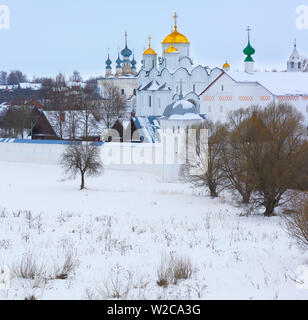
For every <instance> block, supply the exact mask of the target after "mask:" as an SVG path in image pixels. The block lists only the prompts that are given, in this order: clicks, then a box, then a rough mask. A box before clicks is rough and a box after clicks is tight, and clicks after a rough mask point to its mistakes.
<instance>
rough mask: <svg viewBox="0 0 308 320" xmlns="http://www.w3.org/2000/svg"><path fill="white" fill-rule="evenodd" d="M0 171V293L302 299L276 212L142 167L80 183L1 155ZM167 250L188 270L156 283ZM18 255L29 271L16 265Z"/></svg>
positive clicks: (298, 256)
mask: <svg viewBox="0 0 308 320" xmlns="http://www.w3.org/2000/svg"><path fill="white" fill-rule="evenodd" d="M0 175H1V182H0V266H1V265H6V266H8V267H9V268H10V269H11V277H12V279H11V284H10V286H11V289H9V290H1V289H0V299H24V298H29V297H31V296H35V298H37V299H89V298H90V299H107V298H111V297H115V296H117V297H120V298H122V299H308V291H307V290H306V291H305V290H298V289H297V288H296V284H295V282H294V278H295V270H296V268H297V267H298V266H299V265H303V264H307V263H308V256H307V254H305V253H304V252H301V251H300V250H299V249H298V248H297V247H296V245H295V243H294V242H293V240H292V239H290V238H289V237H288V235H286V233H285V232H284V230H283V227H282V220H281V219H280V218H279V217H274V218H270V219H267V218H264V217H262V216H250V217H244V216H240V214H241V213H242V210H241V209H239V208H236V207H235V206H232V203H230V202H231V200H229V201H228V200H227V199H226V198H224V197H221V198H220V199H217V200H212V199H210V198H208V197H205V196H204V195H198V194H196V193H194V192H193V190H192V189H191V188H190V187H189V186H188V185H185V184H180V183H179V184H167V183H163V182H161V179H160V178H159V177H158V176H155V175H154V174H151V173H149V172H137V171H129V170H120V169H119V170H115V169H114V170H111V169H106V170H105V173H104V175H102V176H101V177H98V178H91V179H88V180H86V184H87V186H88V189H87V190H85V191H82V192H81V191H79V190H78V186H79V181H78V180H75V181H74V180H67V179H64V176H63V173H62V171H61V169H60V168H59V167H58V166H56V165H47V164H37V163H36V164H31V163H13V162H0ZM27 210H28V212H27ZM29 211H31V212H29ZM68 257H69V259H68V260H67V261H68V262H69V263H68V265H69V268H68V269H72V270H69V271H68V272H67V273H68V277H67V279H56V278H57V276H56V275H59V272H60V271H61V270H60V269H61V265H62V266H63V263H64V261H65V259H66V258H68ZM170 257H173V258H175V257H179V258H180V257H183V258H187V259H189V260H190V262H191V265H192V269H193V273H192V276H191V277H190V279H187V280H180V281H178V282H177V284H171V285H169V286H168V287H167V288H163V287H160V286H158V285H157V281H158V270H159V269H160V266H161V264H162V262H163V264H164V265H166V264H167V263H168V260H169V259H170ZM26 259H28V261H29V259H30V260H32V262H33V264H34V265H35V266H36V267H37V270H36V273H37V275H36V278H37V279H36V280H30V279H25V278H23V277H22V276H21V274H20V273H21V270H20V269H21V262H22V261H23V262H25V261H26ZM70 267H72V268H70ZM14 270H15V271H17V274H19V276H16V274H14V272H13V271H14ZM59 270H60V271H59ZM23 271H24V270H23ZM60 273H61V272H60ZM65 277H66V276H64V277H63V278H65ZM58 278H59V276H58Z"/></svg>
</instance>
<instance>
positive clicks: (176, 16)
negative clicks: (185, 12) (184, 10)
mask: <svg viewBox="0 0 308 320" xmlns="http://www.w3.org/2000/svg"><path fill="white" fill-rule="evenodd" d="M178 17H179V16H178V15H177V14H176V12H175V13H174V16H173V18H174V28H175V29H176V28H177V19H178Z"/></svg>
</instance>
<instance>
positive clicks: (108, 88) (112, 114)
mask: <svg viewBox="0 0 308 320" xmlns="http://www.w3.org/2000/svg"><path fill="white" fill-rule="evenodd" d="M103 91H104V96H103V100H102V104H101V107H100V113H99V115H100V118H101V119H102V120H103V122H104V123H105V125H106V127H107V129H110V128H111V126H112V125H113V124H114V123H115V121H116V120H118V119H120V118H123V117H124V114H125V97H124V96H123V95H122V94H121V91H120V89H119V88H118V87H117V86H116V85H115V84H114V83H113V82H112V81H108V82H105V84H104V90H103Z"/></svg>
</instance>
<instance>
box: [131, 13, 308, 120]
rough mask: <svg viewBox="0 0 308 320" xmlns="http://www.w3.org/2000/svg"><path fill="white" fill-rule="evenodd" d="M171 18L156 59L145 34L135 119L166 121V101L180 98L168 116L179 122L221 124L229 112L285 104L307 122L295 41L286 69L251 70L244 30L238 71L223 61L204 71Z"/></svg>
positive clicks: (307, 76) (304, 80)
mask: <svg viewBox="0 0 308 320" xmlns="http://www.w3.org/2000/svg"><path fill="white" fill-rule="evenodd" d="M177 18H178V17H177V15H176V14H175V16H174V19H175V25H174V31H173V32H172V33H171V34H169V35H168V36H167V37H166V38H165V39H164V40H163V42H162V55H161V57H158V55H157V53H156V51H155V50H154V49H153V48H152V47H151V37H149V47H148V49H147V50H146V51H145V52H144V53H143V61H142V68H141V70H140V71H139V73H138V74H137V82H138V88H137V90H136V95H135V96H134V97H133V99H132V108H133V113H134V114H135V116H136V117H157V118H160V117H162V119H166V113H165V111H166V110H167V109H168V110H169V111H170V105H172V104H173V105H174V104H175V102H181V104H182V106H184V105H185V106H186V107H184V108H183V107H182V108H180V109H179V108H178V110H181V111H179V114H178V115H176V114H173V115H172V116H173V120H174V119H176V116H178V118H179V119H181V120H183V119H186V120H196V114H197V115H200V116H201V118H208V119H210V120H213V121H222V122H223V121H225V120H226V117H227V115H228V113H229V112H230V111H232V110H236V109H239V108H247V107H249V106H251V105H256V104H258V105H261V106H265V105H267V104H269V103H271V102H288V103H291V104H292V105H293V106H294V107H296V108H297V109H298V110H299V111H301V112H302V113H303V114H304V116H305V119H306V122H307V124H308V72H304V69H305V68H306V69H307V59H305V58H303V57H301V56H300V55H299V53H298V51H297V46H296V43H295V44H294V49H293V52H292V54H291V56H290V59H289V60H288V62H287V69H286V71H283V72H256V71H255V65H254V59H253V55H254V54H255V49H254V48H253V47H252V45H251V39H250V31H251V29H250V28H248V30H247V31H248V44H247V46H246V48H245V49H244V51H243V53H244V54H245V55H246V58H245V60H244V68H243V71H237V72H235V71H231V68H230V65H229V64H228V63H227V62H226V63H225V64H224V66H223V68H214V69H209V68H207V67H203V66H200V65H197V66H196V65H194V64H193V61H192V58H191V57H190V42H189V40H188V39H187V37H186V36H184V35H183V34H181V33H180V32H179V31H178V25H177ZM306 71H307V70H306ZM185 110H187V112H186V111H185ZM191 110H195V111H194V112H193V113H192V111H191ZM169 113H170V112H169ZM190 118H191V119H190ZM200 121H201V119H200Z"/></svg>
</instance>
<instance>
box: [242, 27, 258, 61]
mask: <svg viewBox="0 0 308 320" xmlns="http://www.w3.org/2000/svg"><path fill="white" fill-rule="evenodd" d="M247 31H248V44H247V47H246V48H245V49H244V50H243V53H244V54H245V55H246V56H247V57H246V59H245V62H254V60H253V58H252V57H251V56H252V55H254V54H255V53H256V50H255V49H254V48H253V47H252V46H251V44H250V31H251V29H250V27H248V28H247Z"/></svg>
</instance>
